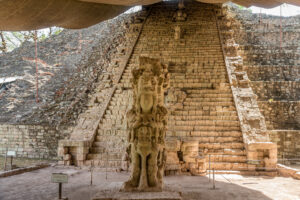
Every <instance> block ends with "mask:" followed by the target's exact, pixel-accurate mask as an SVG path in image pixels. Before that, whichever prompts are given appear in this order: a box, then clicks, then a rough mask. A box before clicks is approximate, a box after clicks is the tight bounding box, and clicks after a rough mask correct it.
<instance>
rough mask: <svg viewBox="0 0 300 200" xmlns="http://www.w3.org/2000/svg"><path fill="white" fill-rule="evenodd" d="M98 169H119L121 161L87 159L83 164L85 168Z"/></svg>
mask: <svg viewBox="0 0 300 200" xmlns="http://www.w3.org/2000/svg"><path fill="white" fill-rule="evenodd" d="M92 164H93V166H94V167H100V168H115V169H119V168H120V167H121V166H122V165H121V164H122V161H121V160H99V159H88V160H86V161H85V162H84V165H85V166H91V165H92Z"/></svg>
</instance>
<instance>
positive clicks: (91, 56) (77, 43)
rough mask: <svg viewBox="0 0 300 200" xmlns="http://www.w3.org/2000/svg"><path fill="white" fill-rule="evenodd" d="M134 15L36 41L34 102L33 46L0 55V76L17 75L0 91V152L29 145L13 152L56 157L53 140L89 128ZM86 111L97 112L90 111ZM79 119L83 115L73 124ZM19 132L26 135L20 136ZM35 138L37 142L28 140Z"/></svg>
mask: <svg viewBox="0 0 300 200" xmlns="http://www.w3.org/2000/svg"><path fill="white" fill-rule="evenodd" d="M133 16H136V14H123V15H120V16H119V17H117V18H114V19H112V20H108V21H106V22H103V23H101V24H99V25H95V26H93V27H90V28H87V29H83V30H65V31H63V32H62V33H61V34H60V35H57V36H53V37H51V38H48V39H46V40H45V41H42V42H39V43H38V67H39V83H40V85H39V100H40V102H39V103H36V102H35V62H34V44H32V43H28V44H24V45H23V46H22V47H20V48H18V49H15V50H14V51H13V52H11V53H7V54H1V55H0V69H1V75H0V76H1V77H2V76H3V77H11V76H21V79H19V80H17V81H15V82H12V83H10V84H8V85H6V86H5V88H4V87H3V88H4V90H2V89H1V91H0V122H1V123H2V125H0V126H1V127H4V128H3V129H1V130H0V141H1V143H0V148H1V149H2V150H3V149H6V146H8V147H9V150H15V149H16V148H17V147H18V146H19V147H20V143H24V144H26V145H27V144H28V145H29V147H28V145H27V146H26V145H25V147H26V148H20V149H18V151H19V153H18V154H19V155H20V156H23V157H35V158H36V157H42V158H55V157H56V156H57V146H58V140H61V139H64V138H68V137H69V136H70V132H72V129H73V128H74V127H73V125H74V124H79V125H80V126H81V129H80V130H77V131H81V132H84V130H87V129H89V128H90V127H91V126H92V125H93V123H92V125H91V124H89V123H88V122H90V121H91V118H93V117H94V118H98V115H99V114H100V113H101V109H102V110H103V109H105V108H103V106H104V105H103V104H105V99H106V98H107V96H108V94H109V91H110V88H111V86H112V82H113V77H112V76H111V75H113V74H117V70H116V69H118V64H116V61H115V60H113V58H114V57H119V56H121V55H123V54H124V52H122V50H119V46H122V45H124V43H125V42H126V43H129V44H130V43H132V38H131V37H130V36H128V35H127V36H128V37H126V36H125V34H126V33H128V32H130V31H132V32H134V31H135V30H134V27H130V30H129V25H130V24H131V23H132V22H133V20H134V18H133ZM128 38H129V39H128ZM2 71H3V72H4V73H2ZM0 86H1V87H2V86H3V85H0ZM91 107H93V108H96V109H94V110H93V112H90V110H89V108H91ZM87 110H88V111H87ZM85 111H87V112H85ZM79 115H85V116H86V117H84V116H81V121H77V119H78V116H79ZM82 123H87V124H88V125H87V124H82ZM7 124H11V125H7ZM19 124H24V125H19ZM94 124H96V126H97V123H94ZM6 127H9V128H6ZM20 127H21V128H20ZM22 130H24V132H25V133H26V134H27V135H28V136H26V137H23V138H22V137H20V135H22V134H23V133H22ZM35 136H37V140H34V141H32V140H33V139H32V138H34V137H35ZM7 138H10V139H9V140H8V139H7ZM20 138H21V139H20ZM2 141H6V142H2ZM39 151H40V154H38V152H39ZM1 153H4V150H3V151H1Z"/></svg>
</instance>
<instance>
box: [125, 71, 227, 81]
mask: <svg viewBox="0 0 300 200" xmlns="http://www.w3.org/2000/svg"><path fill="white" fill-rule="evenodd" d="M127 75H128V74H126V76H127ZM170 77H171V80H176V79H180V80H189V79H196V80H210V79H224V80H225V82H227V78H226V73H224V74H223V73H220V74H210V73H197V74H195V73H192V74H190V73H186V72H182V73H170Z"/></svg>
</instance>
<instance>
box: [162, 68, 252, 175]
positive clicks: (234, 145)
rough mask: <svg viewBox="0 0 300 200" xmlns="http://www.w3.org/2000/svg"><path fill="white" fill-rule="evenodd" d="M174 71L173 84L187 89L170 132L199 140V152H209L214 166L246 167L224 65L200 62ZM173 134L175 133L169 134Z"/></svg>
mask: <svg viewBox="0 0 300 200" xmlns="http://www.w3.org/2000/svg"><path fill="white" fill-rule="evenodd" d="M170 71H171V86H173V87H175V88H177V89H178V90H181V91H184V92H185V93H186V98H185V100H184V101H183V102H182V105H183V106H182V107H181V108H179V109H175V110H174V111H171V113H170V116H169V122H168V127H169V129H168V133H167V134H168V135H169V136H170V135H172V134H175V135H176V136H178V135H180V136H181V140H182V141H183V142H184V141H185V140H187V141H189V140H193V141H198V142H199V152H202V151H204V150H205V151H206V160H207V161H208V160H209V158H208V155H210V160H211V168H215V169H216V170H247V164H246V152H245V149H244V144H243V138H242V133H241V129H240V122H239V119H238V116H237V112H236V108H235V105H234V102H233V97H232V92H231V88H230V86H229V83H228V80H227V77H226V76H227V75H226V71H225V66H224V65H223V66H222V65H220V66H215V65H214V64H211V65H209V64H207V63H205V62H203V63H199V65H197V66H193V68H189V70H188V71H190V72H181V71H182V69H180V68H176V69H174V70H170ZM170 137H172V136H170Z"/></svg>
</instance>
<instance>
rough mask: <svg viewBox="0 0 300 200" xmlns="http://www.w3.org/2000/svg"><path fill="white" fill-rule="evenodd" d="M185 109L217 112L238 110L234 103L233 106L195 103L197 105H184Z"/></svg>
mask: <svg viewBox="0 0 300 200" xmlns="http://www.w3.org/2000/svg"><path fill="white" fill-rule="evenodd" d="M183 110H185V111H196V110H201V111H202V110H203V112H205V111H208V112H212V111H216V112H224V111H236V108H235V106H234V105H231V106H214V105H202V106H200V105H195V106H186V105H184V106H183Z"/></svg>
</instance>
